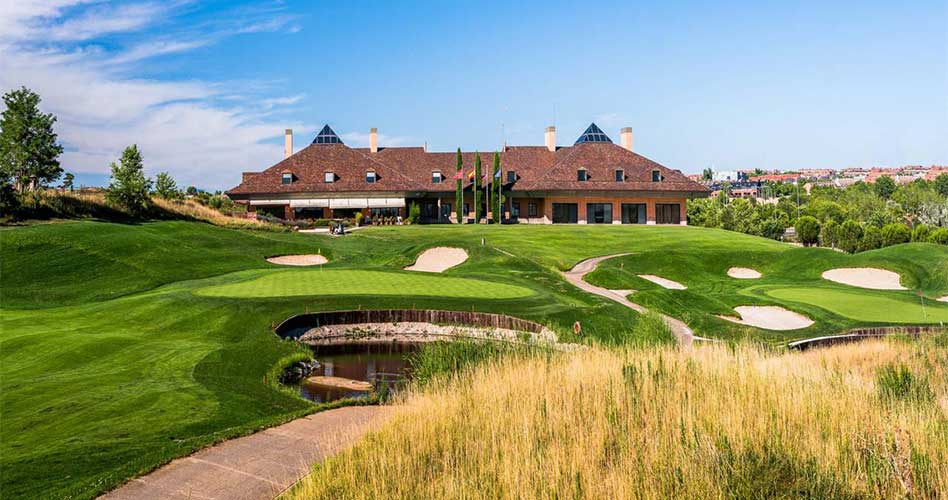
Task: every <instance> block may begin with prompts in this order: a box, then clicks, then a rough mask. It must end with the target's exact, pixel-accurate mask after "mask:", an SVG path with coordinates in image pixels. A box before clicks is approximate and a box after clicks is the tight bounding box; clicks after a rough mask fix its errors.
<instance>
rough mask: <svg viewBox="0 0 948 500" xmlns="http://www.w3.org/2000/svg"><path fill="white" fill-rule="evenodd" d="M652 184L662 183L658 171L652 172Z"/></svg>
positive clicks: (660, 173) (660, 172)
mask: <svg viewBox="0 0 948 500" xmlns="http://www.w3.org/2000/svg"><path fill="white" fill-rule="evenodd" d="M652 182H662V171H661V170H658V169H654V170H652Z"/></svg>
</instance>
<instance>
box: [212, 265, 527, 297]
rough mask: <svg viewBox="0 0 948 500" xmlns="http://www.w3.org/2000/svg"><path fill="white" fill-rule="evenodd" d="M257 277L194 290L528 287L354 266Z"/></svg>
mask: <svg viewBox="0 0 948 500" xmlns="http://www.w3.org/2000/svg"><path fill="white" fill-rule="evenodd" d="M253 274H254V275H260V276H259V277H255V278H251V279H247V280H245V281H238V282H236V283H230V284H226V285H217V286H212V287H207V288H202V289H199V290H197V292H196V293H197V294H199V295H206V296H209V297H244V298H259V297H291V296H306V295H310V296H318V295H370V296H378V295H386V296H405V295H415V296H429V297H444V298H481V299H516V298H522V297H527V296H529V295H532V294H533V291H531V290H530V289H529V288H524V287H521V286H516V285H509V284H505V283H494V282H490V281H485V280H478V279H470V278H457V277H452V276H431V275H419V274H417V273H410V272H383V271H362V270H356V269H338V270H322V269H314V270H307V271H295V270H287V271H283V270H281V271H269V272H261V271H256V272H254V273H253Z"/></svg>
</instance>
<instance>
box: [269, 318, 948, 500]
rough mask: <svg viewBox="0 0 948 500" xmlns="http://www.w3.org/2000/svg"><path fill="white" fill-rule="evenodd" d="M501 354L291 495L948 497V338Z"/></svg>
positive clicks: (422, 398)
mask: <svg viewBox="0 0 948 500" xmlns="http://www.w3.org/2000/svg"><path fill="white" fill-rule="evenodd" d="M945 340H946V339H945V338H944V336H941V337H940V338H934V339H931V338H930V339H926V340H925V341H920V342H911V341H907V340H888V341H866V342H862V343H858V344H850V345H845V346H837V347H831V348H826V349H814V350H811V351H807V352H802V353H801V352H789V353H787V352H784V351H767V350H762V349H761V348H757V347H753V346H738V347H733V346H726V345H706V346H701V347H695V348H693V349H691V350H687V351H680V350H678V349H677V348H674V347H664V348H659V347H656V348H645V349H626V350H603V349H589V350H584V351H579V352H572V353H563V354H556V355H550V356H539V357H537V356H534V357H526V358H525V357H505V358H502V359H500V360H498V361H492V362H485V363H484V364H481V365H478V366H476V367H475V368H472V369H470V370H468V371H465V372H463V373H461V374H460V375H458V376H456V377H451V378H447V377H445V378H440V379H438V378H436V379H435V380H434V381H433V382H432V383H430V384H429V385H427V386H425V387H423V388H420V389H413V390H410V391H406V392H405V393H403V394H402V395H400V396H399V398H398V400H397V401H396V405H397V410H396V416H395V417H394V418H393V419H392V420H391V422H390V423H389V424H387V425H386V426H384V427H383V428H382V429H381V430H379V431H378V432H376V433H374V434H371V435H369V436H368V437H367V438H366V439H364V440H363V441H361V442H360V443H359V444H358V445H356V446H355V447H354V448H353V449H351V450H350V451H348V452H346V453H343V454H341V455H338V456H336V457H334V458H333V459H330V460H329V461H327V462H325V463H323V464H321V465H317V466H316V467H315V469H314V472H313V473H312V474H311V475H310V476H308V477H307V478H305V479H304V480H303V481H302V482H301V483H300V484H299V485H298V486H297V487H296V488H295V489H293V490H291V491H290V492H288V493H287V495H286V496H287V497H289V498H299V499H302V498H482V497H492V498H580V497H586V498H801V497H803V498H938V497H939V495H942V496H943V495H945V492H948V343H946V342H945Z"/></svg>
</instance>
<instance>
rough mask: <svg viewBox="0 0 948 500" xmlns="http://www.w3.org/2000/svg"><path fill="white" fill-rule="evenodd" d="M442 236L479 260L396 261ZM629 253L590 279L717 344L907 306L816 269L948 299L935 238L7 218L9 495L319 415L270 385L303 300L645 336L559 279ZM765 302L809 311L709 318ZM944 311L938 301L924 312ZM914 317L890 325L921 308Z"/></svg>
mask: <svg viewBox="0 0 948 500" xmlns="http://www.w3.org/2000/svg"><path fill="white" fill-rule="evenodd" d="M482 239H483V240H484V241H485V244H484V245H482V244H481V242H482ZM433 246H455V247H462V248H465V249H466V250H467V251H468V253H469V254H470V259H469V260H468V261H467V262H465V263H464V264H462V265H460V266H458V267H456V268H453V269H451V270H449V271H448V272H446V273H445V274H444V276H431V275H427V274H419V273H410V272H406V271H402V270H401V269H402V267H403V266H405V265H408V264H410V263H411V262H412V261H413V260H414V258H415V256H416V255H417V254H418V253H420V252H421V251H422V250H424V249H426V248H430V247H433ZM317 252H318V253H322V254H323V255H325V256H327V257H328V258H329V264H327V265H325V266H323V267H322V268H319V269H290V268H286V267H281V266H276V265H272V264H269V263H267V262H266V261H265V259H264V258H265V257H267V256H272V255H279V254H292V253H317ZM619 252H634V255H631V256H628V257H624V258H621V259H614V260H610V261H606V262H605V263H604V264H603V268H602V270H601V271H598V272H597V273H595V274H594V275H591V276H590V280H591V281H595V282H598V283H602V284H604V285H608V286H609V287H610V288H635V289H638V290H640V292H639V293H637V294H636V295H635V296H633V299H634V300H635V301H638V302H641V303H643V304H645V305H648V306H650V307H654V308H657V309H661V310H663V311H666V312H669V313H671V314H673V315H680V316H679V317H681V318H683V319H686V320H687V321H688V322H689V324H691V325H692V327H694V328H695V329H696V330H698V332H699V333H702V334H706V335H711V336H719V337H725V338H728V337H730V338H736V337H740V336H749V337H752V338H756V339H764V340H771V341H780V340H785V339H790V338H801V337H807V336H812V335H816V334H821V333H832V332H835V331H837V330H838V329H839V328H843V327H849V326H856V325H861V324H868V323H872V322H875V321H876V320H875V319H871V318H870V319H867V318H866V317H863V316H865V314H863V312H862V311H863V309H862V306H860V305H858V304H857V305H856V306H855V308H854V309H853V308H849V309H847V308H845V307H843V308H839V307H836V306H833V307H830V304H824V303H822V302H824V301H823V299H820V303H818V304H808V303H806V301H807V300H809V299H810V297H809V296H808V295H806V294H804V295H803V296H802V297H797V296H795V295H792V294H793V293H796V292H795V291H796V290H800V289H810V288H811V287H814V286H817V285H819V286H820V287H822V288H823V289H825V290H826V291H827V292H833V293H837V292H846V293H847V294H850V295H853V294H855V296H856V298H857V299H860V300H867V298H879V299H883V300H885V301H886V304H889V303H891V301H895V304H899V305H901V304H903V303H904V304H906V307H908V306H907V304H908V303H909V302H908V298H909V297H912V293H913V292H866V291H862V290H858V289H845V288H844V287H842V286H839V285H826V284H825V283H818V281H819V278H818V275H819V272H820V271H821V270H822V269H820V267H821V266H836V265H843V264H845V265H856V264H860V263H866V264H870V263H871V264H873V265H878V266H880V267H886V268H889V269H893V270H898V271H900V272H902V273H903V277H904V280H905V281H904V282H905V284H906V285H907V286H921V287H922V288H923V289H924V290H925V291H926V293H927V294H929V295H931V296H939V295H938V294H941V295H945V294H948V282H946V280H948V277H946V276H948V273H945V272H942V270H946V266H948V255H946V253H945V251H944V250H941V249H939V247H934V246H929V245H906V246H900V247H893V248H889V249H885V250H882V251H878V252H869V253H866V254H860V255H858V256H855V257H852V256H846V255H842V254H837V253H835V252H831V251H828V250H809V249H799V248H796V247H791V246H788V245H783V244H780V243H776V242H773V241H769V240H764V239H761V238H755V237H750V236H745V235H740V234H735V233H730V232H724V231H716V230H707V229H697V228H686V227H592V226H589V227H583V226H569V227H562V226H560V227H555V226H553V227H523V226H520V227H509V226H500V227H498V226H491V227H483V226H481V227H471V226H468V227H447V226H442V227H433V226H410V227H383V228H373V229H366V230H362V231H358V232H355V233H352V234H351V235H348V236H346V237H344V238H331V237H328V236H320V235H312V234H298V233H270V232H258V231H242V230H232V229H223V228H219V227H215V226H212V225H209V224H202V223H194V222H174V221H169V222H153V223H141V224H111V223H102V222H91V221H90V222H72V223H53V224H43V225H35V226H27V227H16V228H7V229H3V230H0V276H2V280H3V283H2V289H0V294H2V296H0V306H2V308H0V323H2V329H0V404H2V411H3V426H2V427H0V467H2V469H3V475H2V479H0V481H2V484H0V487H2V490H3V492H4V495H5V496H6V495H9V496H12V497H23V496H26V497H29V496H46V497H77V498H88V497H91V496H94V495H96V494H97V493H100V492H102V491H105V490H107V489H109V488H111V487H113V486H115V485H116V484H118V483H120V482H122V481H123V480H125V479H127V478H129V477H132V476H135V475H138V474H140V473H143V472H145V471H148V470H150V469H152V468H154V467H155V466H157V465H159V464H161V463H162V462H165V461H167V460H169V459H171V458H174V457H176V456H181V455H184V454H187V453H189V452H190V451H193V450H194V449H197V448H199V447H201V446H204V445H206V444H207V443H210V442H213V441H215V440H218V439H222V438H225V437H230V436H234V435H238V434H240V433H244V432H249V431H251V430H253V429H256V428H259V427H262V426H268V425H272V424H274V423H276V422H280V421H283V420H286V419H290V418H293V417H294V416H296V415H300V414H302V413H306V412H310V411H314V410H315V409H316V407H314V406H312V405H311V404H310V403H307V402H304V401H302V400H300V399H298V398H296V397H295V396H293V395H292V394H289V393H287V392H283V391H280V390H279V389H278V388H276V387H275V386H274V383H273V382H274V381H273V380H272V378H271V379H268V380H267V381H266V383H265V382H264V377H265V376H266V375H267V374H268V373H270V372H271V371H272V370H273V369H274V367H276V366H277V365H278V364H279V363H280V360H281V359H288V358H287V357H289V356H294V355H298V353H300V352H302V351H301V348H300V347H298V346H296V345H294V344H292V343H288V342H282V341H278V340H277V339H276V338H275V337H274V336H273V334H272V330H271V325H272V324H274V323H277V322H279V321H282V320H283V319H285V318H286V317H288V316H290V315H292V314H295V313H299V312H302V311H305V310H309V311H315V310H335V309H355V308H363V309H365V308H404V307H417V308H435V309H452V310H471V309H476V310H478V311H487V312H497V313H504V314H511V315H514V316H518V317H522V318H525V319H529V320H533V321H538V322H540V323H543V324H545V325H547V326H549V327H551V328H553V329H554V330H556V331H557V332H559V333H560V334H561V336H562V338H563V339H564V340H578V339H576V338H574V337H573V336H572V334H571V333H570V332H571V327H572V324H573V322H575V321H580V322H581V323H582V326H583V334H584V336H585V337H586V338H585V339H583V340H584V341H588V340H589V339H597V340H599V341H603V342H605V343H610V344H621V343H624V342H626V341H628V340H630V339H634V338H636V336H637V335H639V336H640V334H639V333H637V331H636V324H637V322H638V321H639V319H640V317H639V316H638V315H637V314H636V313H634V312H633V311H631V310H629V309H628V308H625V307H623V306H621V305H618V304H616V303H614V302H612V301H609V300H606V299H601V298H599V297H596V296H592V295H589V294H587V293H585V292H582V291H579V290H578V289H576V288H574V287H573V286H571V285H569V284H568V283H566V282H565V281H564V280H563V279H562V278H561V277H560V276H559V274H558V270H565V269H568V268H570V267H572V266H573V265H574V264H575V263H577V262H579V261H580V260H583V259H585V258H588V257H592V256H597V255H605V254H613V253H619ZM797 256H804V257H806V258H803V257H799V258H798V257H797ZM748 263H750V264H753V266H756V267H759V268H760V269H761V270H762V271H764V272H765V277H764V279H762V280H760V281H759V282H758V283H757V284H756V285H754V284H750V283H748V282H741V283H739V284H731V283H729V282H727V281H721V279H720V273H721V272H722V271H721V269H726V268H727V267H728V266H731V265H745V264H748ZM753 266H752V267H753ZM768 266H769V267H768ZM640 270H647V271H648V272H652V273H655V274H661V275H663V276H666V277H669V278H672V279H679V280H682V281H684V282H686V283H688V284H689V286H691V287H692V288H689V290H687V291H685V292H676V293H672V291H666V290H664V289H661V290H657V289H654V288H649V283H648V282H641V280H640V279H639V278H637V277H635V276H634V274H635V273H638V272H639V271H640ZM814 273H815V274H814ZM814 276H815V277H814ZM698 279H703V280H704V282H703V283H704V284H701V283H697V282H694V281H695V280H698ZM693 282H694V283H693ZM784 294H790V295H786V296H785V295H784ZM765 300H766V301H775V302H779V303H784V304H787V305H788V307H790V308H793V309H797V310H802V311H804V312H806V313H807V314H808V315H810V316H811V317H812V318H813V319H815V320H816V324H815V325H814V326H812V327H810V328H807V329H803V330H799V331H792V332H786V333H772V332H765V331H762V330H758V329H754V328H749V327H740V326H737V325H732V324H730V323H727V322H724V321H723V320H719V319H717V318H714V317H713V316H712V315H711V313H713V312H717V311H719V310H723V311H727V310H728V309H729V307H731V306H733V305H738V304H743V303H746V302H750V303H755V301H765ZM842 302H846V301H845V300H843V301H842ZM938 307H941V309H938ZM946 307H948V306H946V305H937V306H936V305H934V304H933V305H931V306H930V309H929V313H930V314H934V313H940V312H941V311H944V310H945V308H946ZM853 311H855V312H853ZM873 314H877V311H875V312H873ZM906 314H907V315H906V317H905V318H899V319H900V320H906V321H908V320H912V317H911V316H910V315H911V314H914V313H912V312H911V311H909V312H908V313H906ZM853 316H859V317H858V318H856V317H853ZM641 335H644V334H641ZM38 471H42V473H39V472H38Z"/></svg>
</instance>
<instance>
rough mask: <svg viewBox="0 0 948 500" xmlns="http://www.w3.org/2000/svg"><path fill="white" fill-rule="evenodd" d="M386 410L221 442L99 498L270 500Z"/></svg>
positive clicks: (346, 413) (358, 411)
mask: <svg viewBox="0 0 948 500" xmlns="http://www.w3.org/2000/svg"><path fill="white" fill-rule="evenodd" d="M392 410H393V408H392V407H386V406H350V407H345V408H338V409H335V410H327V411H324V412H320V413H315V414H313V415H310V416H308V417H303V418H299V419H296V420H294V421H292V422H288V423H286V424H283V425H281V426H278V427H273V428H270V429H266V430H264V431H261V432H258V433H256V434H252V435H250V436H245V437H242V438H237V439H231V440H229V441H224V442H223V443H220V444H218V445H216V446H212V447H210V448H205V449H204V450H201V451H199V452H197V453H195V454H193V455H191V456H189V457H185V458H179V459H177V460H175V461H173V462H171V463H169V464H167V465H165V466H164V467H161V468H160V469H158V470H156V471H154V472H152V473H150V474H148V475H145V476H143V477H140V478H137V479H133V480H131V481H129V482H128V483H126V484H125V485H124V486H121V487H120V488H118V489H116V490H114V491H112V492H111V493H108V494H106V495H104V496H102V497H100V498H103V499H108V500H115V499H123V500H124V499H135V500H150V499H182V500H184V499H191V500H201V499H228V500H231V499H238V500H250V499H253V500H256V499H267V500H269V499H272V498H274V497H276V496H277V495H279V494H280V493H281V492H282V491H283V490H285V489H286V488H288V487H290V486H292V485H293V484H294V483H296V482H297V481H298V480H299V479H300V478H302V477H303V476H305V475H306V474H309V471H310V470H311V468H312V466H313V464H314V463H316V462H319V461H321V460H323V459H325V458H327V457H329V456H332V455H334V454H336V453H338V452H340V451H342V450H344V449H345V448H347V447H348V446H349V445H351V444H352V443H354V442H355V441H356V440H358V439H359V438H360V437H361V436H362V435H363V434H365V433H366V432H367V431H369V430H373V429H375V428H377V427H378V426H379V425H380V424H381V423H383V422H384V421H385V420H386V417H387V416H389V415H390V414H391V412H392Z"/></svg>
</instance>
